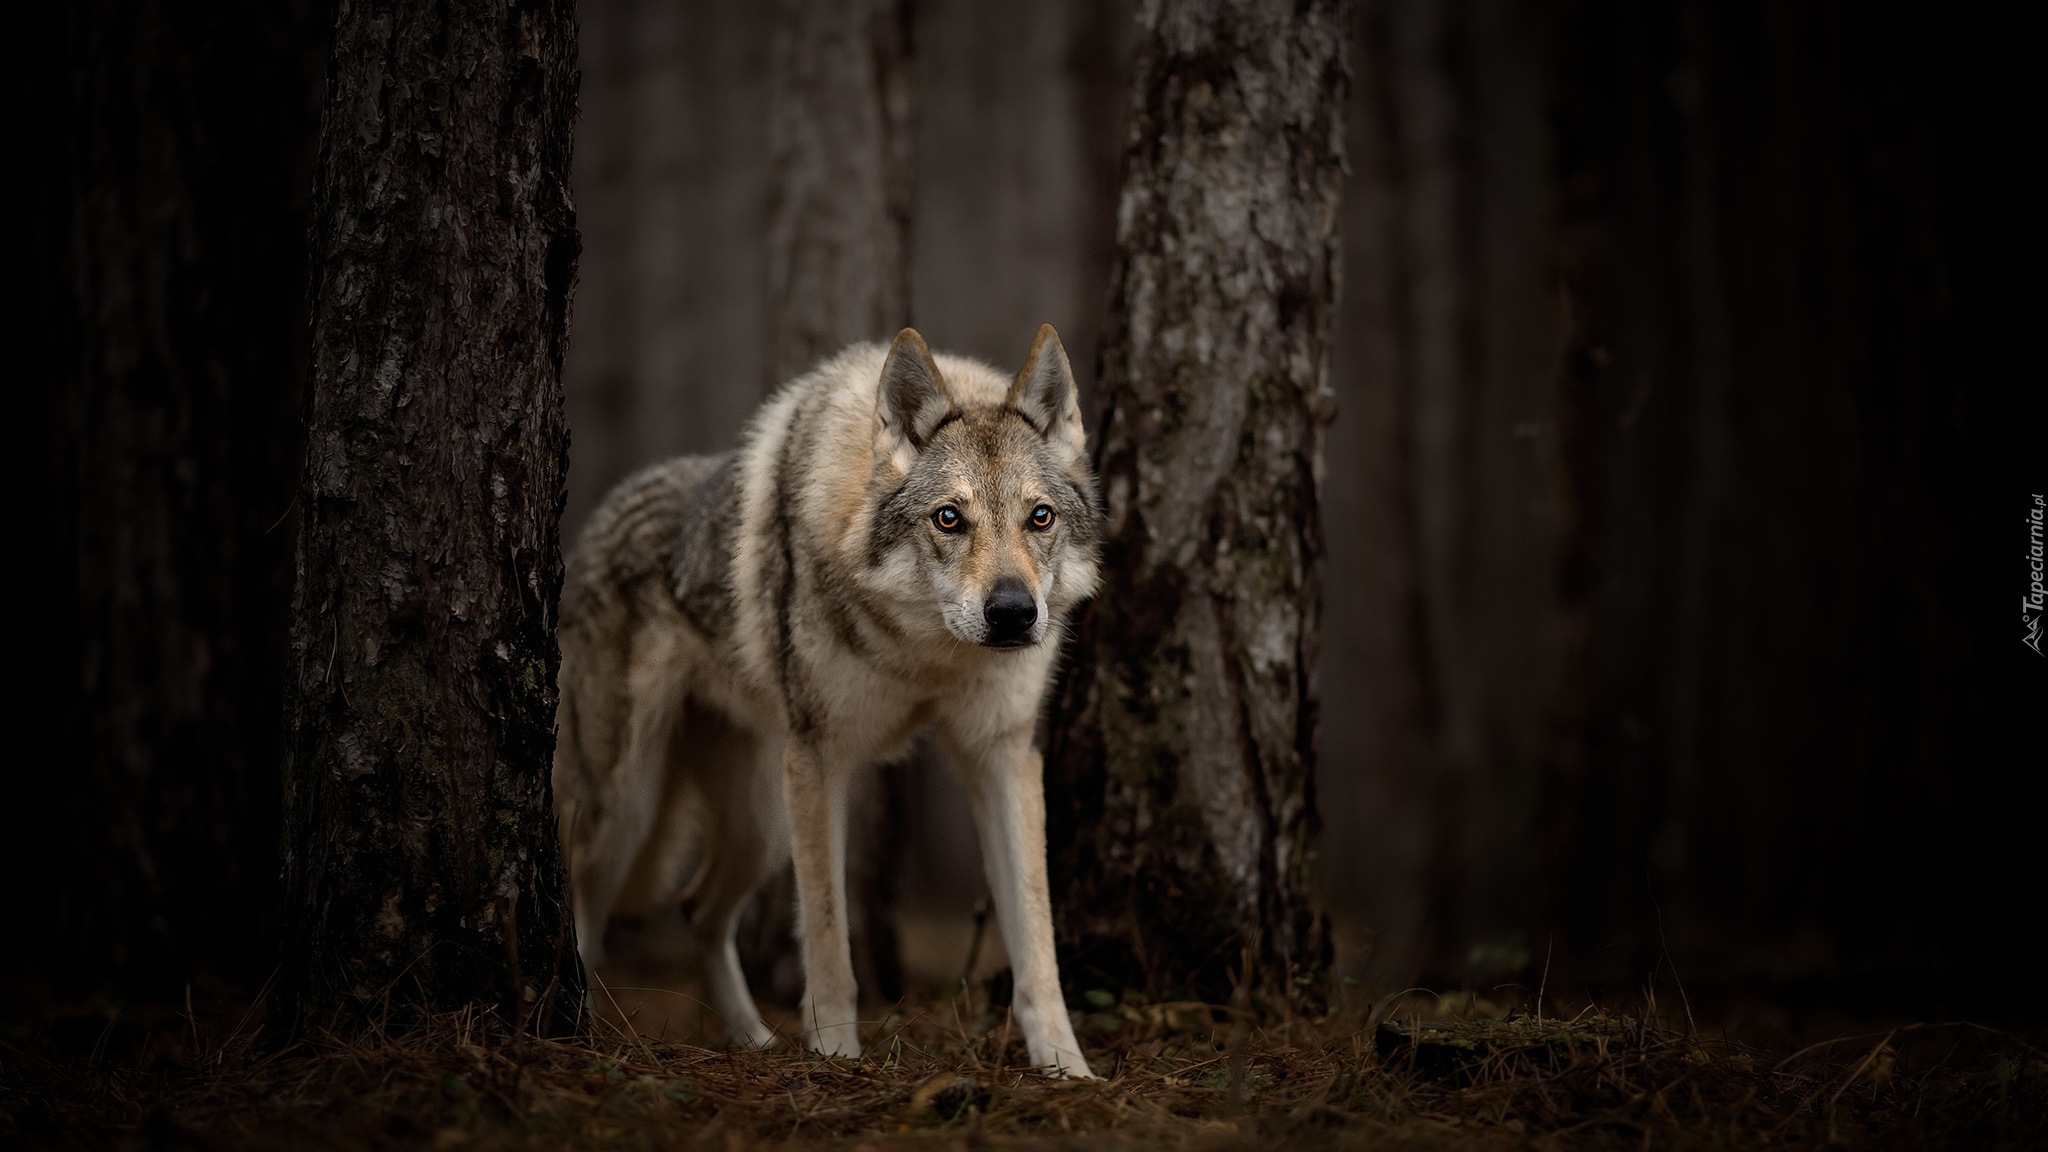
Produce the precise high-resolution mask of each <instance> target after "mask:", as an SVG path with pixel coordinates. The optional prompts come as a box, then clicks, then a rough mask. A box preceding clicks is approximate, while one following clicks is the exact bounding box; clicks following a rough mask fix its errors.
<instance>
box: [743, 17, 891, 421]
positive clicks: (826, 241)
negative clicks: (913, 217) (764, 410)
mask: <svg viewBox="0 0 2048 1152" xmlns="http://www.w3.org/2000/svg"><path fill="white" fill-rule="evenodd" d="M910 53H911V43H910V7H909V4H908V3H907V2H906V0H783V3H782V5H781V10H780V11H779V13H778V21H777V25H776V29H775V34H774V40H773V42H772V44H771V46H770V48H769V54H770V64H769V67H770V70H771V71H770V79H769V84H770V88H771V95H770V100H771V106H770V109H769V114H768V115H769V121H768V135H769V150H770V157H769V173H768V347H769V349H770V354H769V358H768V374H769V376H768V386H769V387H771V388H773V387H779V386H780V385H781V384H782V383H783V382H784V381H786V380H788V379H790V378H791V377H793V376H795V375H796V374H797V373H799V372H802V371H803V370H804V369H806V368H809V367H810V366H811V365H812V364H814V363H816V362H817V360H818V358H819V357H821V356H825V355H829V354H830V353H833V352H837V351H838V350H839V349H841V348H843V347H845V346H846V345H847V344H849V343H851V342H852V341H855V340H877V339H887V338H888V337H891V336H894V335H895V334H896V331H897V329H899V328H902V327H903V326H904V325H906V324H908V323H909V322H910V255H909V253H910V201H911V189H912V183H913V177H914V175H915V170H914V168H913V165H912V162H911V145H912V138H911V127H912V120H911V103H910Z"/></svg>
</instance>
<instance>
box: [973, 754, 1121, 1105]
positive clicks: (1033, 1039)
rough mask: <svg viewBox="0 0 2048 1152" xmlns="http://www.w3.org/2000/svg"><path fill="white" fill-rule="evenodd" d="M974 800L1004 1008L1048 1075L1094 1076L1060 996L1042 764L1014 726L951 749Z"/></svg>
mask: <svg viewBox="0 0 2048 1152" xmlns="http://www.w3.org/2000/svg"><path fill="white" fill-rule="evenodd" d="M953 754H954V757H955V759H956V762H957V763H958V764H959V767H960V768H961V770H962V774H963V775H964V776H965V777H966V780H967V787H968V791H969V793H970V794H971V796H972V798H973V802H974V824H975V827H976V829H977V830H978V831H979V832H980V833H981V854H982V864H983V867H984V868H985V869H986V870H987V872H988V884H989V891H990V893H991V894H992V895H993V896H994V897H995V904H996V919H997V922H998V923H1000V924H1001V925H1002V928H1003V943H1004V944H1005V945H1007V946H1008V948H1009V950H1010V967H1011V970H1012V973H1013V975H1014V976H1015V978H1016V994H1015V999H1014V1000H1013V1001H1012V1002H1011V1010H1012V1011H1014V1012H1015V1013H1016V1015H1017V1026H1018V1029H1019V1030H1020V1031H1022V1032H1023V1033H1024V1046H1025V1048H1026V1049H1027V1050H1029V1051H1030V1053H1031V1062H1032V1063H1033V1064H1035V1065H1037V1066H1039V1067H1041V1068H1047V1069H1050V1070H1052V1072H1053V1074H1054V1075H1056V1076H1073V1077H1080V1078H1085V1079H1090V1080H1092V1079H1095V1073H1093V1072H1091V1071H1089V1069H1088V1060H1087V1058H1086V1057H1084V1056H1083V1055H1082V1054H1081V1045H1080V1043H1079V1042H1078V1041H1076V1040H1075V1039H1074V1024H1073V1021H1072V1020H1070V1019H1068V1017H1067V1002H1066V998H1065V997H1064V996H1062V995H1061V994H1060V971H1059V959H1058V957H1057V956H1055V955H1054V954H1053V944H1052V893H1051V885H1050V884H1049V883H1048V882H1047V880H1046V875H1045V765H1044V762H1043V761H1042V760H1041V759H1040V758H1039V755H1038V749H1036V748H1034V747H1032V746H1031V729H1030V728H1029V727H1025V728H1021V729H1019V730H1018V731H1016V732H1013V733H1012V734H1010V735H1009V736H1007V737H1005V738H1002V739H1000V740H998V741H997V742H996V743H995V745H994V746H993V747H990V748H986V749H975V748H972V747H967V748H962V747H959V746H958V745H957V744H956V746H955V748H954V750H953Z"/></svg>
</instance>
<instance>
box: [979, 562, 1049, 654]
mask: <svg viewBox="0 0 2048 1152" xmlns="http://www.w3.org/2000/svg"><path fill="white" fill-rule="evenodd" d="M981 618H982V619H983V620H986V621H988V640H987V643H989V644H996V645H1007V644H1015V643H1017V642H1018V641H1020V640H1022V639H1024V637H1025V636H1026V635H1027V634H1029V633H1030V631H1031V626H1032V625H1033V624H1036V623H1038V601H1037V600H1034V599H1033V598H1032V596H1031V589H1029V588H1026V587H1025V586H1024V582H1023V581H1022V580H1019V579H1017V578H1016V577H1015V576H1005V577H1003V578H1002V579H1000V580H998V581H996V586H995V590H994V591H992V592H990V593H989V594H988V601H987V603H985V604H984V605H982V609H981Z"/></svg>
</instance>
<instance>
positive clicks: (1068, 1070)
mask: <svg viewBox="0 0 2048 1152" xmlns="http://www.w3.org/2000/svg"><path fill="white" fill-rule="evenodd" d="M1038 1070H1039V1071H1040V1072H1041V1073H1043V1074H1044V1075H1045V1077H1046V1078H1047V1079H1050V1080H1100V1079H1102V1077H1100V1076H1097V1075H1096V1074H1095V1073H1094V1072H1093V1071H1092V1070H1090V1069H1089V1067H1088V1060H1087V1058H1086V1057H1083V1056H1081V1055H1079V1054H1078V1053H1074V1052H1060V1051H1055V1052H1053V1053H1052V1055H1051V1056H1050V1057H1049V1058H1048V1059H1044V1060H1040V1061H1039V1062H1038Z"/></svg>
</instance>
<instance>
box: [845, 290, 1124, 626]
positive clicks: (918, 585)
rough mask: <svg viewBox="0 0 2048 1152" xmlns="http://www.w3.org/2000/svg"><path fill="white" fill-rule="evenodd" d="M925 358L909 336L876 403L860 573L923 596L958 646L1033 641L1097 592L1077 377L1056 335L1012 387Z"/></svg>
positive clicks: (889, 365) (957, 364)
mask: <svg viewBox="0 0 2048 1152" xmlns="http://www.w3.org/2000/svg"><path fill="white" fill-rule="evenodd" d="M946 359H947V362H948V364H949V366H950V367H951V370H952V371H953V373H954V378H953V379H950V380H949V379H948V378H947V377H946V376H945V375H942V374H941V373H940V370H939V365H938V363H937V362H936V361H935V360H934V358H933V356H932V353H931V350H930V349H929V348H927V347H926V346H925V342H924V339H923V338H922V337H920V336H919V335H918V334H917V333H916V332H914V331H912V330H910V329H908V328H905V329H904V330H903V331H902V332H901V333H900V334H899V335H898V336H897V337H896V342H895V343H894V344H893V345H892V346H891V347H890V349H889V355H888V359H887V360H886V361H885V362H884V364H883V367H882V378H881V380H880V381H879V386H878V388H877V391H876V397H875V416H876V427H875V438H876V440H875V446H876V456H877V459H876V472H877V476H876V479H877V481H878V483H879V484H881V485H884V486H886V487H884V488H883V493H884V494H883V495H882V498H881V500H880V502H879V504H878V505H877V506H876V509H875V522H874V524H873V525H872V531H871V533H870V536H869V540H870V548H871V551H870V557H869V559H870V562H871V566H872V568H873V569H874V570H876V571H877V572H878V573H886V574H887V578H888V582H889V584H890V586H891V587H892V589H893V590H895V591H896V592H897V593H898V594H899V595H903V594H906V593H907V594H908V595H909V596H911V597H915V598H920V599H921V598H923V597H926V596H929V597H930V599H931V601H932V603H933V604H934V605H935V606H936V607H937V609H938V611H939V614H940V616H941V617H942V618H943V619H944V621H945V625H946V628H947V630H948V631H950V632H951V633H952V634H953V635H954V636H957V637H958V638H960V639H962V640H965V641H968V642H970V643H973V644H979V645H982V646H983V647H987V648H1025V647H1029V646H1031V645H1034V644H1039V643H1042V642H1043V641H1044V640H1045V639H1046V638H1047V636H1048V635H1050V634H1051V633H1052V629H1053V628H1054V627H1055V626H1056V622H1057V621H1059V620H1061V619H1062V618H1064V617H1065V615H1066V613H1067V612H1068V611H1070V610H1071V609H1072V608H1073V607H1074V606H1075V605H1076V604H1079V603H1080V602H1081V601H1082V600H1084V599H1086V598H1087V597H1088V596H1089V594H1090V593H1092V592H1093V591H1094V590H1095V578H1096V567H1097V552H1098V548H1099V544H1098V534H1099V531H1100V514H1099V513H1098V511H1097V501H1096V497H1095V479H1094V476H1093V474H1092V473H1091V472H1090V471H1089V468H1088V457H1087V438H1086V433H1085V432H1084V431H1083V430H1082V427H1081V408H1080V399H1079V397H1078V396H1077V395H1076V394H1075V391H1074V373H1073V369H1072V368H1071V367H1070V366H1069V365H1068V363H1067V353H1066V349H1064V348H1062V347H1061V346H1060V338H1059V334H1058V333H1056V332H1054V331H1053V328H1052V325H1050V324H1046V325H1043V326H1042V327H1040V328H1039V330H1038V338H1037V339H1036V340H1034V341H1033V342H1032V344H1031V353H1030V355H1028V356H1027V357H1026V358H1025V360H1024V367H1023V370H1022V371H1020V372H1018V373H1017V377H1016V379H1015V381H1014V382H1009V383H1008V384H1007V386H1006V385H1005V382H1004V381H1003V380H1002V379H1001V378H1000V377H998V376H996V375H995V374H994V373H993V372H992V371H990V370H989V369H988V368H987V367H986V366H983V365H980V364H977V363H975V362H973V361H966V360H955V359H954V358H952V357H947V358H946Z"/></svg>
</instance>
